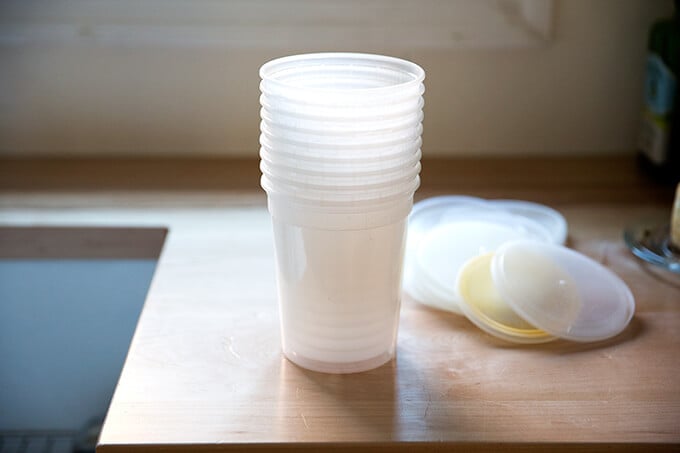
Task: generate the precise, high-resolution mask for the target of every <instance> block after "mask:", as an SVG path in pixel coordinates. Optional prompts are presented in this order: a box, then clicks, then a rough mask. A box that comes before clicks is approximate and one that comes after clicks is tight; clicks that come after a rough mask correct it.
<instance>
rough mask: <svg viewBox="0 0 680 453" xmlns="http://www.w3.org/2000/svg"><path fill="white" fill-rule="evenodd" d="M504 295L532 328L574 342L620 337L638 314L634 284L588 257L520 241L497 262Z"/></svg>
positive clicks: (497, 278) (496, 282)
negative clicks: (632, 288) (631, 286)
mask: <svg viewBox="0 0 680 453" xmlns="http://www.w3.org/2000/svg"><path fill="white" fill-rule="evenodd" d="M490 268H491V275H492V279H493V283H494V285H495V288H496V290H497V291H498V293H499V295H500V297H501V298H502V300H503V301H505V302H506V303H507V304H508V305H509V306H510V307H511V308H512V310H513V311H514V312H515V313H516V314H517V315H519V316H520V317H521V318H522V319H524V320H526V321H527V322H528V323H529V324H531V325H533V326H536V327H538V328H539V329H541V330H543V331H545V332H547V333H549V334H552V335H555V336H558V337H561V338H565V339H569V340H573V341H581V342H587V341H598V340H603V339H606V338H610V337H613V336H615V335H617V334H618V333H620V332H621V331H622V330H623V329H624V328H625V327H626V326H627V325H628V323H629V322H630V320H631V319H632V317H633V313H634V312H635V300H634V298H633V295H632V293H631V291H630V289H629V288H628V286H627V285H626V284H625V283H624V282H623V281H622V280H621V279H620V278H619V277H618V276H617V275H616V274H614V273H613V272H611V271H610V270H608V269H607V268H605V267H604V266H602V265H601V264H600V263H598V262H596V261H594V260H592V259H590V258H588V257H587V256H585V255H583V254H581V253H578V252H576V251H574V250H570V249H568V248H566V247H562V246H559V245H555V244H547V243H541V242H536V241H527V240H521V241H514V242H510V243H507V244H505V245H503V246H501V247H500V248H499V249H498V250H497V251H496V253H495V255H494V256H493V259H492V260H491V267H490Z"/></svg>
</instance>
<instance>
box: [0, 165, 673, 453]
mask: <svg viewBox="0 0 680 453" xmlns="http://www.w3.org/2000/svg"><path fill="white" fill-rule="evenodd" d="M582 165H583V167H581V166H579V165H575V164H574V166H570V167H568V168H567V169H559V168H555V169H553V170H554V172H555V175H557V176H555V177H554V178H548V177H545V178H543V179H542V181H543V182H537V181H534V180H531V182H526V183H525V185H522V183H521V182H522V181H521V178H519V177H517V179H513V178H514V177H513V178H510V177H508V178H510V180H508V179H504V178H506V176H507V175H505V176H504V173H502V172H501V173H502V174H499V175H498V176H497V177H496V178H491V179H488V180H486V181H479V180H477V179H475V178H471V179H470V181H469V186H466V184H464V183H463V182H461V181H457V182H455V181H452V182H451V183H450V184H449V185H447V184H446V183H445V180H446V175H445V174H444V170H446V168H444V169H443V170H442V173H441V174H439V176H436V175H431V176H430V177H431V178H432V180H433V181H441V184H440V183H439V182H437V183H436V184H434V183H433V184H432V185H429V186H428V184H424V187H423V190H422V191H421V192H420V193H419V197H420V198H422V197H425V196H429V195H432V194H437V193H455V194H472V195H483V196H505V197H513V198H515V197H516V194H523V193H524V194H527V195H528V196H526V197H523V198H528V199H532V200H536V201H542V202H545V203H547V204H549V205H551V206H553V207H555V208H556V209H558V210H560V211H561V212H562V213H563V214H564V215H565V217H566V218H567V220H568V222H569V244H570V246H571V247H573V248H575V249H577V250H579V251H581V252H583V253H585V254H587V255H589V256H591V257H592V258H594V259H596V260H598V261H599V262H601V263H603V264H605V265H606V266H607V267H609V268H610V269H611V270H613V271H614V272H615V273H617V274H618V275H619V276H620V277H621V278H622V279H623V280H624V281H625V282H626V283H627V284H628V285H629V286H630V288H631V290H632V292H633V294H634V295H635V298H636V302H637V309H636V313H635V316H634V318H633V321H632V322H631V324H630V325H629V326H628V328H627V329H626V330H625V331H624V332H623V333H621V334H620V335H619V336H617V337H616V338H613V339H610V340H607V341H604V342H599V343H593V344H580V343H574V342H569V341H557V342H555V343H550V344H545V345H535V346H516V345H511V344H507V343H504V342H502V341H501V340H497V339H494V338H492V337H490V336H488V335H486V334H485V333H483V332H482V331H480V330H479V329H477V328H476V327H475V326H473V325H472V324H471V323H470V322H468V321H467V320H466V319H465V318H462V317H459V316H456V315H454V314H450V313H444V312H439V311H436V310H433V309H429V308H426V307H424V306H421V305H419V304H417V303H415V302H414V301H413V300H411V299H410V298H409V297H408V296H405V297H404V300H403V306H402V312H401V324H400V330H399V337H398V352H397V358H396V360H394V361H392V362H390V363H388V364H387V365H385V366H383V367H381V368H378V369H376V370H373V371H369V372H366V373H360V374H355V375H325V374H320V373H314V372H310V371H305V370H303V369H300V368H298V367H296V366H295V365H293V364H291V363H290V362H288V361H287V360H285V359H284V358H282V355H281V353H280V340H279V321H278V311H277V301H276V282H275V274H274V254H273V242H272V234H271V225H270V220H269V215H268V213H267V211H266V207H265V199H264V196H263V195H262V193H261V192H249V191H239V192H234V191H210V192H200V191H195V190H193V191H190V192H187V191H170V192H168V191H163V190H158V191H156V192H148V191H121V190H115V191H99V192H96V193H93V192H91V191H87V190H83V191H78V189H77V187H69V188H68V190H69V191H68V192H64V191H61V192H50V193H48V192H43V191H40V190H37V189H35V188H32V189H30V190H29V189H26V190H20V189H17V188H16V187H15V188H14V189H13V190H11V191H5V192H4V193H3V194H2V195H1V196H0V223H2V224H3V225H12V226H21V225H28V224H32V223H40V224H41V225H50V224H54V225H69V224H71V225H72V224H76V225H82V226H87V225H93V224H97V225H110V226H121V225H135V226H166V227H167V228H168V229H169V233H168V236H167V239H166V243H165V246H164V248H163V252H162V255H161V257H160V260H159V264H158V267H157V270H156V274H155V276H154V279H153V282H152V284H151V288H150V291H149V295H148V298H147V301H146V304H145V307H144V310H143V312H142V315H141V318H140V320H139V324H138V327H137V331H136V333H135V336H134V338H133V341H132V344H131V347H130V351H129V355H128V357H127V360H126V363H125V366H124V369H123V372H122V374H121V377H120V381H119V383H118V386H117V389H116V392H115V395H114V397H113V401H112V403H111V407H110V409H109V412H108V415H107V419H106V423H105V426H104V430H103V432H102V435H101V438H100V443H99V447H98V451H99V452H102V453H107V452H117V451H190V450H196V451H237V450H246V451H265V450H267V451H268V450H277V449H278V450H285V451H297V450H305V451H319V450H327V451H347V450H349V451H450V450H454V451H546V450H550V451H556V450H557V451H650V450H663V451H678V449H679V447H680V378H679V376H680V361H679V360H678V351H680V279H679V278H678V276H677V275H674V274H670V273H668V272H665V271H662V270H659V269H656V268H653V267H651V266H648V265H645V264H643V263H642V262H640V261H639V260H638V259H636V258H635V257H634V256H632V255H631V254H630V253H629V251H628V249H627V248H626V246H625V244H624V243H623V241H622V231H623V229H624V227H625V226H626V225H629V224H631V223H634V222H637V221H639V220H641V219H649V218H657V219H659V221H664V220H666V221H667V220H668V216H669V214H670V201H668V202H666V201H665V200H667V199H668V193H667V191H666V189H665V188H661V189H659V188H657V187H651V186H648V185H645V184H646V183H644V182H640V181H638V180H635V181H631V180H630V179H625V178H623V179H619V178H620V177H621V175H618V176H616V175H609V174H608V173H607V174H604V173H603V174H602V175H598V174H590V176H589V177H586V176H584V175H586V174H587V173H588V169H591V168H592V166H590V165H589V164H588V162H587V161H586V162H584V163H582ZM598 165H599V164H598ZM603 167H607V166H603ZM613 167H615V164H614V163H612V164H611V166H610V167H609V168H613ZM497 168H503V166H501V167H497ZM518 168H523V167H518ZM505 169H507V167H505ZM447 171H450V169H449V170H447ZM454 174H455V175H456V176H455V177H454V176H453V175H454ZM560 175H561V176H560ZM607 175H609V176H607ZM458 176H459V175H458V174H457V173H451V174H450V175H449V176H448V177H450V178H451V179H452V180H457V178H458ZM629 176H630V174H629ZM437 178H440V179H437ZM461 178H463V179H464V178H465V177H464V176H461ZM424 180H425V179H424ZM495 181H500V182H499V185H494V182H495ZM555 181H563V182H565V183H564V184H563V185H560V184H557V183H556V182H555ZM566 181H571V182H570V183H569V184H567V183H566ZM570 184H571V185H570ZM630 184H633V185H631V186H630V187H629V188H628V189H626V190H627V192H626V194H628V195H630V194H633V193H637V194H638V195H635V196H633V197H632V198H629V199H625V200H624V199H623V198H625V197H621V193H620V192H618V190H619V189H621V188H622V187H626V186H628V185H630ZM447 187H449V188H450V189H447ZM466 187H468V188H467V189H466ZM504 187H505V188H507V187H511V188H512V187H514V189H513V190H504ZM584 187H586V188H587V190H584V189H583V188H584ZM588 193H590V194H591V195H592V194H598V195H597V196H592V197H591V198H590V199H589V198H588V197H587V194H588ZM640 194H642V195H640ZM551 196H552V197H553V198H552V201H551ZM641 196H649V199H647V200H646V201H645V200H641V199H640V197H641ZM607 200H611V201H607Z"/></svg>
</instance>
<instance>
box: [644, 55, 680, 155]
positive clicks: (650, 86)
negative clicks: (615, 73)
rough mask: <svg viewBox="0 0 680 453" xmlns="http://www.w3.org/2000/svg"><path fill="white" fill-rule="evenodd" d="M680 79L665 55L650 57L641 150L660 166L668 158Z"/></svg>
mask: <svg viewBox="0 0 680 453" xmlns="http://www.w3.org/2000/svg"><path fill="white" fill-rule="evenodd" d="M675 90H676V80H675V76H674V75H673V72H671V70H670V69H668V67H667V66H666V65H665V64H664V62H663V60H662V59H661V57H659V56H658V55H657V54H654V53H651V54H649V56H648V57H647V75H646V78H645V111H644V113H643V115H642V129H641V132H640V137H639V143H638V145H639V147H640V150H641V151H642V152H643V153H644V154H645V155H646V156H647V157H648V158H649V160H650V161H652V162H653V163H655V164H657V165H662V164H664V163H665V162H666V160H667V159H668V139H669V135H670V115H671V113H672V110H673V103H674V100H675Z"/></svg>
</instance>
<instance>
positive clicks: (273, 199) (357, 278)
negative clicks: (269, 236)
mask: <svg viewBox="0 0 680 453" xmlns="http://www.w3.org/2000/svg"><path fill="white" fill-rule="evenodd" d="M412 202H413V194H412V193H411V195H410V196H405V197H404V196H402V198H401V199H400V200H398V201H395V202H393V203H392V204H380V203H377V204H376V205H375V206H374V207H373V208H371V206H365V207H364V210H365V211H366V212H365V213H361V212H355V213H353V214H354V215H352V214H347V213H346V212H343V210H342V209H341V208H340V209H337V208H334V207H328V206H316V207H315V206H311V205H307V206H304V205H300V204H297V203H296V202H295V200H294V199H290V198H287V197H282V196H277V195H276V194H272V195H270V197H269V209H270V212H271V214H272V223H273V227H274V242H275V247H276V262H277V283H278V293H279V308H280V315H281V333H282V346H283V353H284V354H285V355H286V357H288V359H289V360H291V361H292V362H294V363H296V364H298V365H300V366H302V367H304V368H308V369H311V370H314V371H321V372H327V373H354V372H360V371H365V370H369V369H372V368H375V367H377V366H380V365H382V364H384V363H385V362H387V361H389V360H390V359H391V358H393V357H394V354H395V348H396V337H397V328H398V325H399V308H400V304H401V278H402V265H403V253H404V243H405V235H406V224H407V221H406V219H407V216H408V212H409V211H410V208H411V205H412ZM376 207H378V208H376ZM355 211H357V210H356V208H355Z"/></svg>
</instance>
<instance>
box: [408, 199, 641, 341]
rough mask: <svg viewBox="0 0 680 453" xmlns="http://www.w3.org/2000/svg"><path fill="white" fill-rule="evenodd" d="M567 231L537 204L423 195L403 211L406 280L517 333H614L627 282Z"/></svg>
mask: <svg viewBox="0 0 680 453" xmlns="http://www.w3.org/2000/svg"><path fill="white" fill-rule="evenodd" d="M566 239H567V222H566V221H565V219H564V217H563V216H562V215H561V214H560V213H559V212H557V211H555V210H554V209H552V208H549V207H547V206H543V205H540V204H536V203H531V202H526V201H519V200H483V199H480V198H474V197H465V196H442V197H435V198H430V199H427V200H423V201H421V202H419V203H416V205H414V207H413V211H412V212H411V216H410V217H409V232H408V241H407V247H406V261H405V275H404V289H405V290H406V292H408V293H409V294H410V295H411V296H412V297H413V298H414V299H415V300H417V301H419V302H421V303H423V304H425V305H429V306H431V307H434V308H438V309H442V310H447V311H451V312H454V313H457V314H461V315H464V316H466V317H467V318H468V319H469V320H470V321H472V322H473V323H474V324H476V325H477V326H478V327H480V328H481V329H483V330H485V331H486V332H488V333H490V334H492V335H494V336H496V337H499V338H502V339H505V340H508V341H512V342H516V343H543V342H548V341H551V340H554V339H556V338H565V339H570V340H574V341H598V340H603V339H605V338H609V337H612V336H614V335H616V334H618V333H619V332H621V331H622V330H623V329H624V328H625V327H626V325H628V323H629V321H630V320H631V318H632V316H633V313H634V311H635V301H634V299H633V296H632V294H631V292H630V290H629V289H628V287H627V286H626V284H625V283H624V282H623V281H622V280H621V279H620V278H619V277H618V276H616V275H615V274H614V273H612V272H611V271H610V270H608V269H606V268H605V267H604V266H602V265H601V264H599V263H597V262H596V261H593V260H592V259H590V258H588V257H586V256H585V255H582V254H580V253H578V252H576V251H574V250H571V249H568V248H566V247H565V246H564V243H565V242H566Z"/></svg>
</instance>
